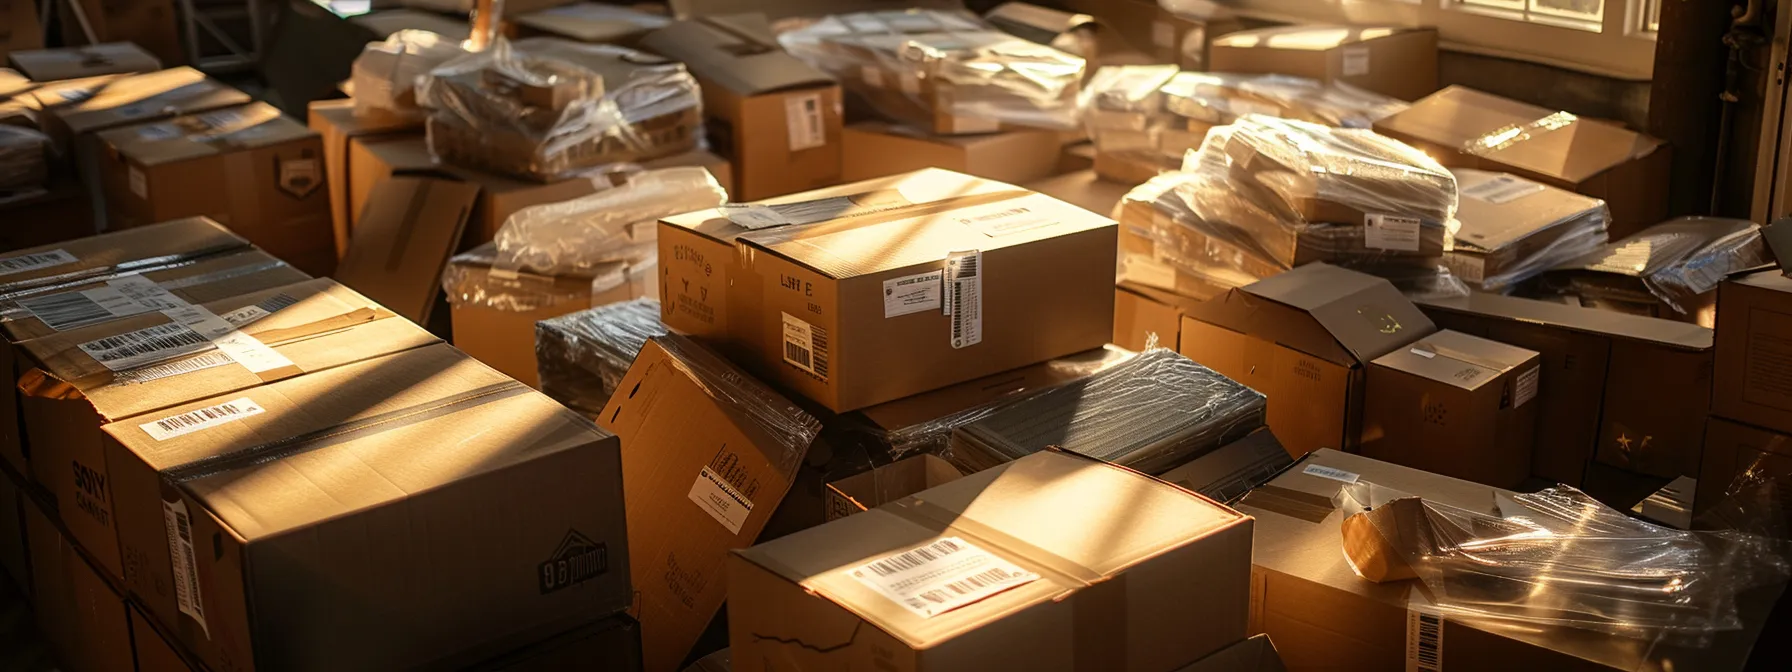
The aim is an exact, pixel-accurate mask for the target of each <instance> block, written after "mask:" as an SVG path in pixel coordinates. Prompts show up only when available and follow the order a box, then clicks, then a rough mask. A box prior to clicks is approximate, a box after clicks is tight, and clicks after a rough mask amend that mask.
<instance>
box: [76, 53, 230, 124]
mask: <svg viewBox="0 0 1792 672" xmlns="http://www.w3.org/2000/svg"><path fill="white" fill-rule="evenodd" d="M248 102H250V99H249V95H248V94H245V93H243V92H241V91H238V90H236V89H233V88H230V87H228V86H225V85H224V84H221V83H219V82H217V81H214V80H211V79H208V78H206V76H205V75H203V74H201V73H200V72H199V71H198V70H194V69H192V68H188V67H184V66H183V67H177V68H170V69H167V70H161V71H157V72H147V73H142V74H137V75H128V76H125V77H119V78H117V79H114V80H111V81H109V82H107V83H106V84H105V86H104V87H103V88H101V89H99V91H98V92H96V93H94V94H93V95H92V96H91V97H89V98H86V99H85V100H82V101H80V102H78V103H74V104H72V105H66V106H60V107H53V108H50V109H48V110H47V111H48V112H49V114H48V115H47V118H49V119H52V120H54V121H53V122H52V124H51V126H52V128H53V129H54V131H53V133H52V135H55V136H59V137H62V138H72V137H74V136H78V135H81V134H83V133H91V132H94V131H99V130H104V129H107V128H113V127H116V126H122V125H125V124H130V123H139V122H144V121H154V120H157V119H166V118H168V117H173V116H177V115H180V114H189V113H194V112H204V111H206V110H215V109H219V108H223V107H230V106H233V105H243V104H246V103H248Z"/></svg>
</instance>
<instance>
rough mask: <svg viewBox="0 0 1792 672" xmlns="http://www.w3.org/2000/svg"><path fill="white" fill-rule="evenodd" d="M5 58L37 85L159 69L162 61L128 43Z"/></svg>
mask: <svg viewBox="0 0 1792 672" xmlns="http://www.w3.org/2000/svg"><path fill="white" fill-rule="evenodd" d="M7 58H8V59H9V60H11V61H12V64H13V66H14V67H16V68H18V69H19V71H20V72H23V73H25V76H27V77H30V78H31V79H33V80H36V81H39V82H53V81H59V80H64V79H76V78H80V77H92V76H95V75H116V74H123V73H129V72H153V71H156V70H161V69H162V61H161V60H159V59H157V58H156V57H155V56H154V55H152V54H150V53H149V52H147V51H144V50H143V48H142V47H139V46H137V45H135V44H132V43H130V42H107V43H104V44H90V45H85V46H80V47H63V48H60V49H36V50H31V51H15V52H12V53H11V54H9V55H8V56H7Z"/></svg>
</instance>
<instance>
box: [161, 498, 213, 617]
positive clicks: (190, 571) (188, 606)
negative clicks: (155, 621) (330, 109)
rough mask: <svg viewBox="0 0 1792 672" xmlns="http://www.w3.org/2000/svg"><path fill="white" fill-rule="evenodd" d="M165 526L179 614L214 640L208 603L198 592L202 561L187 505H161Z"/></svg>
mask: <svg viewBox="0 0 1792 672" xmlns="http://www.w3.org/2000/svg"><path fill="white" fill-rule="evenodd" d="M162 523H163V525H164V526H165V527H166V528H167V532H168V559H169V561H170V562H171V563H172V564H173V565H174V567H173V569H174V600H175V604H176V605H177V606H178V607H179V608H180V613H183V614H186V615H187V616H190V617H192V619H193V620H194V621H195V622H197V623H199V629H200V630H202V631H204V632H205V636H206V638H208V639H209V638H210V637H211V629H210V628H209V627H207V626H206V624H205V604H204V599H203V598H202V597H201V596H200V593H199V558H198V555H197V554H195V553H194V552H193V521H192V520H191V519H190V518H188V516H187V502H186V500H181V501H177V502H168V501H164V502H162Z"/></svg>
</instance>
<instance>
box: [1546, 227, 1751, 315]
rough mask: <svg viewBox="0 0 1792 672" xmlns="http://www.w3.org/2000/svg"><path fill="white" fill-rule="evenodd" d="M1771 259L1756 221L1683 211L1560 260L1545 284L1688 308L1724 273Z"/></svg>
mask: <svg viewBox="0 0 1792 672" xmlns="http://www.w3.org/2000/svg"><path fill="white" fill-rule="evenodd" d="M1769 260H1770V255H1769V254H1768V252H1767V246H1766V243H1765V242H1763V241H1762V239H1761V227H1760V226H1759V225H1757V224H1755V223H1754V222H1750V221H1746V220H1739V219H1723V218H1718V217H1681V218H1678V219H1672V220H1669V221H1666V222H1662V223H1660V224H1656V225H1655V226H1651V227H1649V228H1647V229H1643V230H1642V231H1639V232H1637V233H1635V234H1633V235H1631V236H1629V237H1627V238H1624V239H1622V240H1616V241H1612V242H1610V243H1606V244H1605V245H1602V246H1600V247H1598V248H1597V249H1595V250H1593V251H1592V252H1589V253H1587V254H1585V255H1582V256H1580V257H1579V258H1576V259H1574V260H1572V261H1569V262H1567V263H1564V264H1562V265H1559V266H1557V267H1555V269H1553V270H1551V271H1550V272H1549V273H1547V274H1546V275H1545V276H1544V281H1543V285H1544V288H1545V289H1544V291H1546V292H1550V291H1553V292H1557V293H1564V294H1577V295H1579V296H1580V297H1582V299H1583V300H1585V299H1592V300H1595V301H1614V302H1620V303H1631V304H1641V303H1652V302H1655V301H1660V302H1661V303H1662V304H1664V305H1666V306H1667V307H1668V308H1670V309H1672V310H1674V311H1675V312H1678V313H1681V314H1689V313H1691V312H1693V311H1694V310H1697V309H1698V306H1699V304H1700V297H1701V295H1704V294H1706V293H1707V292H1710V291H1712V290H1715V289H1717V286H1718V284H1720V283H1722V282H1723V279H1724V277H1725V276H1728V275H1729V274H1731V273H1734V272H1736V271H1740V270H1742V269H1746V268H1753V267H1755V266H1760V265H1762V264H1765V263H1768V261H1769ZM1583 302H1584V301H1583Z"/></svg>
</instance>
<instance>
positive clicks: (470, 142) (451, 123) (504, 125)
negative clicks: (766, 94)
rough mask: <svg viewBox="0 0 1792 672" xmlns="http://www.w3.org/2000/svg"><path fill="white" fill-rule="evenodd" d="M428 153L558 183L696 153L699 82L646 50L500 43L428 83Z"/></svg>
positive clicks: (450, 65)
mask: <svg viewBox="0 0 1792 672" xmlns="http://www.w3.org/2000/svg"><path fill="white" fill-rule="evenodd" d="M418 99H419V100H420V101H421V104H422V105H423V106H424V107H427V108H429V109H430V115H429V121H428V126H427V128H428V140H429V149H430V152H431V153H432V154H434V155H435V157H436V158H437V159H438V160H440V161H443V162H445V163H451V164H455V165H460V166H465V167H469V168H474V169H479V170H487V171H492V172H498V173H505V174H510V175H516V176H519V177H523V178H527V179H534V180H541V181H552V180H556V179H560V178H563V177H567V176H570V175H572V174H575V173H579V172H583V171H589V170H594V169H598V168H601V167H604V166H608V165H612V164H617V163H626V162H639V161H645V160H648V159H655V158H660V157H665V156H670V155H673V154H678V153H682V152H687V151H690V150H692V149H696V148H697V147H699V146H700V142H701V136H702V127H701V123H702V102H701V98H700V95H699V92H698V89H697V82H696V80H695V79H693V78H692V77H691V75H690V73H688V72H686V71H685V68H684V65H683V64H680V63H674V62H672V61H668V60H665V59H662V58H659V57H657V56H651V55H648V54H645V53H642V52H639V51H635V50H632V49H627V48H624V47H617V46H612V45H603V44H581V43H575V42H568V41H565V40H558V39H553V38H531V39H527V40H520V41H517V42H515V43H510V42H506V41H504V40H499V41H497V42H494V43H493V44H492V46H491V48H490V49H487V50H486V51H482V52H477V53H473V54H468V55H466V56H463V57H461V58H457V59H454V60H452V61H449V62H447V63H444V64H442V65H441V66H440V67H438V68H436V69H435V70H432V71H431V72H430V74H429V75H428V76H427V77H425V78H423V80H422V83H421V85H420V87H419V90H418Z"/></svg>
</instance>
